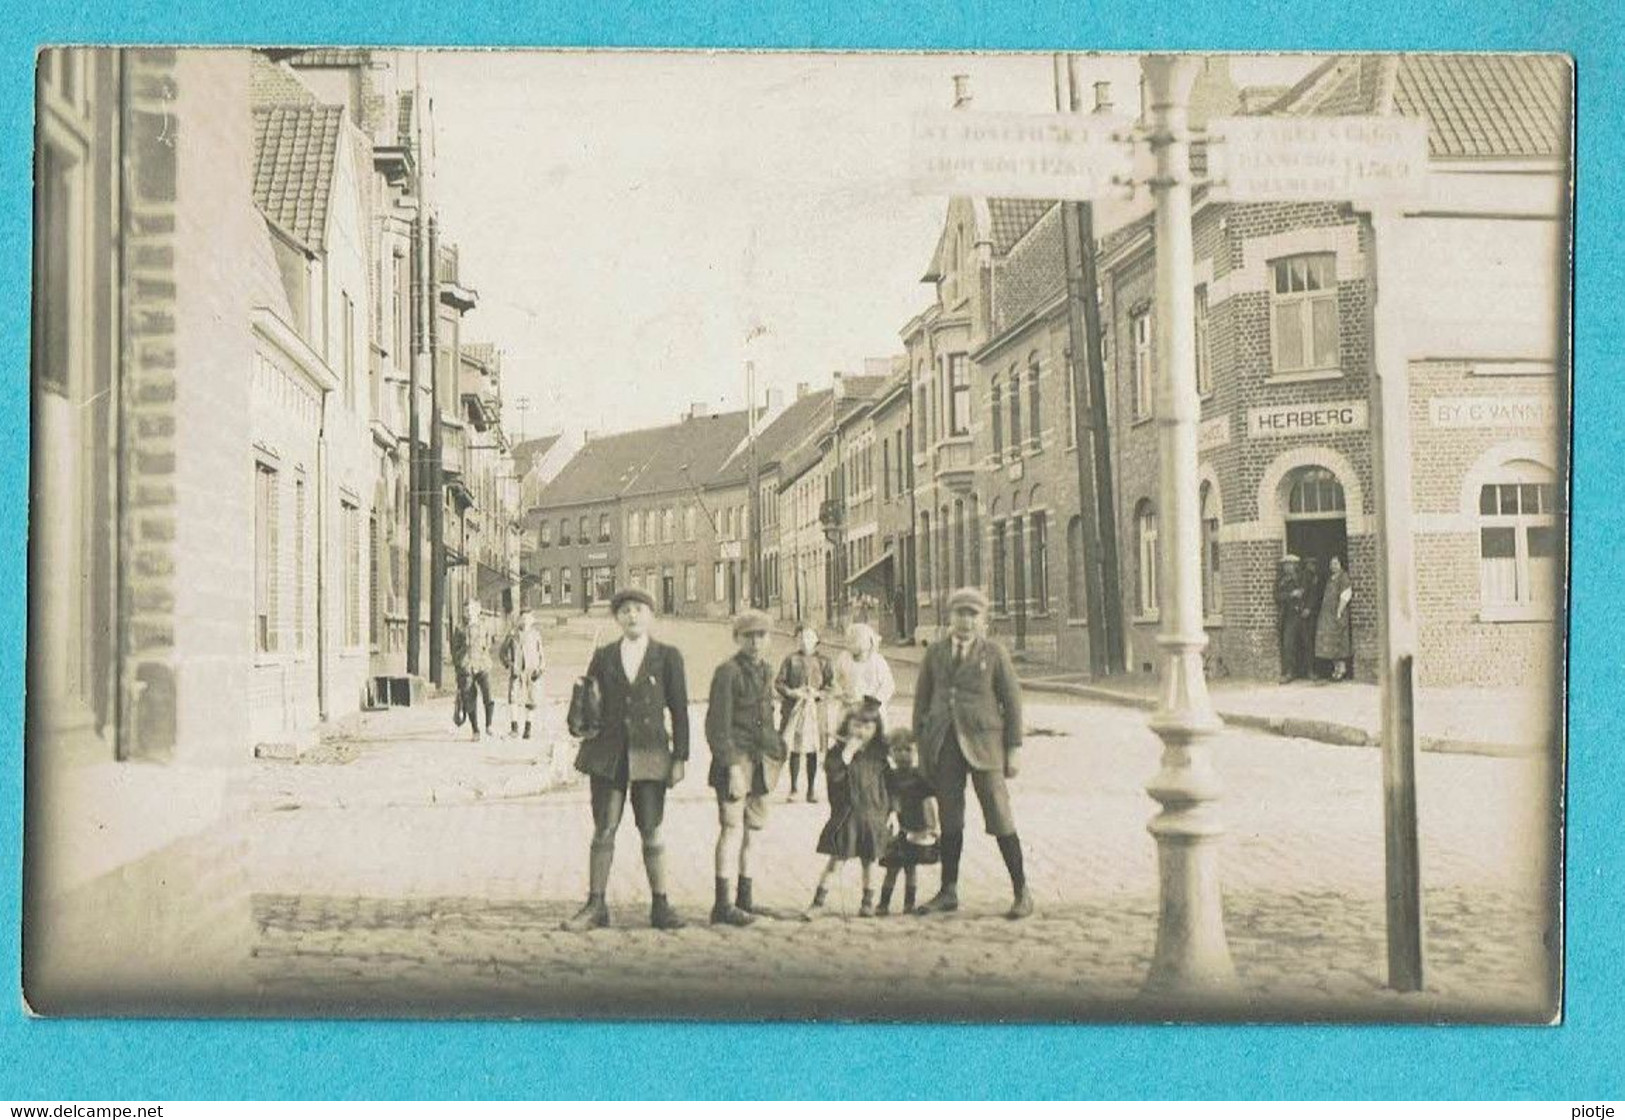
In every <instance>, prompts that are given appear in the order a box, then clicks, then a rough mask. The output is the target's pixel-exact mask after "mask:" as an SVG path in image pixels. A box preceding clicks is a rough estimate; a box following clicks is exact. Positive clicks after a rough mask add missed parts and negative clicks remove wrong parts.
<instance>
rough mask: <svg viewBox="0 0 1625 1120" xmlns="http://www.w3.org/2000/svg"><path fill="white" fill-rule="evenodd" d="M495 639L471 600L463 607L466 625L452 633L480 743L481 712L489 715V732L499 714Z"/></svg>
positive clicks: (454, 660)
mask: <svg viewBox="0 0 1625 1120" xmlns="http://www.w3.org/2000/svg"><path fill="white" fill-rule="evenodd" d="M495 639H496V635H495V634H494V633H493V632H492V628H491V624H490V623H489V622H487V621H486V619H485V612H484V611H483V610H481V608H480V602H479V600H478V599H470V600H469V601H468V603H467V604H466V605H465V606H464V608H463V624H462V625H461V626H457V627H453V628H452V631H451V665H452V668H453V669H454V670H455V671H456V673H457V691H458V696H459V698H460V701H461V703H462V705H463V711H464V713H466V714H467V716H468V724H469V727H470V729H472V731H473V732H474V741H475V742H476V743H477V742H479V741H480V712H481V711H482V710H483V711H484V713H485V728H486V730H487V731H489V730H490V729H491V720H492V718H493V717H494V716H495V715H496V701H494V700H492V699H491V645H492V643H493V642H494V641H495Z"/></svg>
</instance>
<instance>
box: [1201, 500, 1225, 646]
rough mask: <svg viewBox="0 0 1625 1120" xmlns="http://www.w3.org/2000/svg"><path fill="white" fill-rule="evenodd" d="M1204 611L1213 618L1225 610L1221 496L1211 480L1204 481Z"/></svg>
mask: <svg viewBox="0 0 1625 1120" xmlns="http://www.w3.org/2000/svg"><path fill="white" fill-rule="evenodd" d="M1201 500H1202V613H1203V614H1204V615H1206V616H1208V617H1209V618H1213V617H1215V616H1217V615H1219V614H1222V613H1223V612H1224V593H1223V588H1222V585H1221V584H1220V582H1219V498H1218V495H1217V494H1215V493H1214V492H1213V484H1212V483H1211V482H1204V483H1202V492H1201Z"/></svg>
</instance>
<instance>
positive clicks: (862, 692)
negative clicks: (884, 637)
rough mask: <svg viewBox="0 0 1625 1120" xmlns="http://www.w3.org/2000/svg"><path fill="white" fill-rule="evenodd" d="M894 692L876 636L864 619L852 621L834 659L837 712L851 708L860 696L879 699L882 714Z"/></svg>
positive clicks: (895, 689) (895, 692) (887, 667)
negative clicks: (840, 651)
mask: <svg viewBox="0 0 1625 1120" xmlns="http://www.w3.org/2000/svg"><path fill="white" fill-rule="evenodd" d="M896 694H897V681H896V680H895V679H894V678H893V677H892V671H891V666H890V665H888V664H886V659H885V658H884V657H882V656H881V655H880V635H879V634H877V633H876V632H875V628H874V627H873V626H870V625H869V624H868V623H865V622H854V623H853V624H852V625H851V626H849V627H848V628H847V631H846V649H845V650H844V651H843V652H842V653H841V655H840V656H839V657H838V658H836V659H835V697H836V699H837V700H838V701H839V702H840V705H841V711H840V714H841V715H843V716H844V715H845V714H846V713H847V712H851V711H854V710H856V709H857V708H858V706H859V705H861V704H862V703H863V700H864V697H866V696H872V697H874V698H875V699H876V700H877V701H879V702H880V710H881V712H882V713H884V712H885V710H886V705H887V704H890V703H891V699H892V697H893V696H895V695H896Z"/></svg>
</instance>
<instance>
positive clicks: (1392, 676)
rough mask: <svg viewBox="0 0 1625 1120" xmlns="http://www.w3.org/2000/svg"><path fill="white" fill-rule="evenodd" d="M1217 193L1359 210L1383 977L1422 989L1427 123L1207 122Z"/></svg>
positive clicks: (1237, 198)
mask: <svg viewBox="0 0 1625 1120" xmlns="http://www.w3.org/2000/svg"><path fill="white" fill-rule="evenodd" d="M1209 132H1210V134H1211V140H1213V141H1217V142H1216V143H1212V146H1211V148H1210V149H1209V151H1210V152H1211V155H1210V156H1209V163H1208V166H1209V169H1210V170H1211V172H1212V173H1213V175H1214V179H1215V182H1214V185H1213V189H1214V192H1215V194H1217V195H1218V196H1220V197H1223V198H1226V199H1229V200H1232V201H1236V202H1313V201H1322V202H1324V201H1328V200H1332V201H1346V202H1352V203H1353V204H1354V205H1355V206H1357V207H1360V208H1361V209H1363V210H1364V211H1365V213H1366V220H1367V223H1368V230H1369V232H1370V235H1371V236H1370V238H1369V242H1368V243H1369V245H1370V249H1369V258H1370V262H1369V271H1368V275H1369V276H1370V277H1371V278H1372V286H1373V287H1374V289H1375V301H1374V303H1373V306H1372V313H1371V332H1372V333H1371V353H1372V377H1371V400H1370V414H1371V434H1372V465H1373V473H1374V474H1375V476H1376V487H1375V489H1376V507H1377V538H1378V550H1377V597H1378V602H1379V610H1380V614H1379V619H1380V624H1379V626H1378V643H1379V645H1380V646H1381V654H1380V656H1381V668H1380V681H1381V685H1382V777H1383V826H1384V827H1383V831H1384V848H1385V854H1386V861H1385V866H1386V869H1387V887H1388V892H1387V893H1388V984H1389V986H1390V987H1392V988H1396V989H1398V990H1400V991H1417V990H1419V989H1420V988H1421V987H1422V969H1423V964H1422V955H1423V954H1422V885H1421V855H1420V850H1419V844H1418V841H1417V829H1416V719H1415V712H1414V710H1413V708H1414V704H1413V701H1414V696H1415V677H1414V675H1415V669H1416V621H1417V605H1416V579H1415V575H1416V563H1415V555H1414V552H1413V551H1412V544H1411V438H1410V430H1411V428H1410V424H1411V419H1410V379H1409V376H1408V368H1407V363H1406V354H1405V342H1404V336H1403V334H1402V333H1401V332H1402V328H1403V322H1404V320H1403V315H1402V313H1401V310H1400V308H1399V307H1398V300H1399V292H1400V285H1399V275H1398V274H1399V271H1400V270H1399V269H1398V268H1397V267H1396V257H1397V255H1398V251H1399V245H1400V238H1401V237H1402V231H1403V222H1402V220H1401V219H1400V218H1399V215H1398V208H1399V207H1400V206H1402V205H1403V204H1405V203H1407V202H1409V203H1414V202H1416V201H1417V200H1418V199H1419V198H1421V197H1422V194H1423V192H1424V189H1425V183H1426V173H1427V157H1428V134H1427V124H1426V123H1425V122H1424V121H1421V120H1415V119H1411V118H1403V117H1319V118H1316V117H1237V118H1232V119H1225V120H1215V121H1213V122H1211V123H1210V124H1209Z"/></svg>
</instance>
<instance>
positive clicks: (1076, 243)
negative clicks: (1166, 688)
mask: <svg viewBox="0 0 1625 1120" xmlns="http://www.w3.org/2000/svg"><path fill="white" fill-rule="evenodd" d="M1066 69H1067V88H1068V107H1069V108H1070V110H1071V111H1072V112H1074V113H1076V112H1080V111H1081V109H1082V104H1083V97H1082V86H1081V84H1080V83H1079V81H1078V72H1077V56H1075V55H1068V56H1067V59H1066ZM1107 89H1108V87H1107V85H1106V83H1104V82H1096V83H1095V108H1094V111H1095V112H1096V113H1097V114H1104V113H1107V112H1109V111H1110V109H1111V103H1110V101H1109V99H1108V94H1107ZM1057 99H1059V93H1057ZM1094 214H1095V209H1094V204H1093V203H1091V202H1068V203H1063V208H1062V212H1061V217H1062V234H1061V240H1062V244H1063V247H1064V249H1065V253H1066V273H1067V296H1068V300H1067V302H1068V316H1067V326H1068V332H1069V336H1070V341H1071V344H1072V346H1071V348H1072V357H1071V361H1070V362H1069V367H1070V373H1071V377H1072V400H1073V408H1072V424H1073V442H1074V444H1075V445H1076V455H1077V466H1078V495H1079V506H1080V512H1081V513H1082V514H1083V531H1084V539H1085V541H1086V542H1087V548H1088V550H1089V555H1088V557H1087V561H1088V562H1087V563H1086V565H1085V568H1084V572H1085V580H1086V594H1087V600H1088V626H1089V670H1090V673H1091V674H1092V675H1094V676H1103V675H1107V674H1111V673H1120V672H1122V671H1123V669H1124V667H1125V650H1124V639H1123V595H1122V585H1121V582H1120V577H1119V572H1120V571H1121V568H1120V566H1119V562H1118V552H1117V513H1116V508H1117V503H1116V497H1115V493H1114V489H1113V479H1112V460H1111V426H1110V423H1109V422H1108V418H1107V415H1106V359H1105V355H1104V354H1103V353H1101V346H1100V339H1101V334H1102V330H1101V322H1100V303H1099V300H1098V298H1097V293H1098V292H1099V290H1100V287H1099V284H1100V282H1099V277H1098V276H1097V274H1096V271H1095V217H1094ZM1068 218H1070V221H1068V220H1067V219H1068ZM1068 226H1070V227H1071V228H1070V229H1069V228H1067V227H1068ZM1097 620H1098V621H1097ZM1097 648H1098V649H1099V653H1098V654H1097V653H1096V649H1097Z"/></svg>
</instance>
